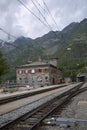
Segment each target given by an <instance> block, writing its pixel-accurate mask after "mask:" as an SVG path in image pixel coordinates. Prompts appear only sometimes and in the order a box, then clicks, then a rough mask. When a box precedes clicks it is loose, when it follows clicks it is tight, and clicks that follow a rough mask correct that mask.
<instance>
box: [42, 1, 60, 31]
mask: <svg viewBox="0 0 87 130" xmlns="http://www.w3.org/2000/svg"><path fill="white" fill-rule="evenodd" d="M43 3H44V5H45V7H46V9H47V11H48V13H49V14H50V16H51V18H52V20H53V21H54V23H55V25H56V26H57V29H58V25H57V23H56V21H55V19H54V17H53V16H52V14H51V12H50V10H49V8H48V6H47V5H46V3H45V1H44V0H43Z"/></svg>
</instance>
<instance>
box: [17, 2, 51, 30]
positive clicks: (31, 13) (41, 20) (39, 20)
mask: <svg viewBox="0 0 87 130" xmlns="http://www.w3.org/2000/svg"><path fill="white" fill-rule="evenodd" d="M17 1H18V2H20V3H21V4H22V5H23V6H24V7H25V8H26V9H27V10H28V11H29V12H30V13H31V14H32V15H33V16H35V17H36V18H37V19H38V20H39V21H40V22H41V23H42V24H43V25H44V26H46V27H47V28H48V26H47V24H45V23H44V22H43V21H42V20H41V19H40V18H39V17H38V16H37V15H35V13H34V12H32V11H31V10H30V9H29V8H28V7H27V6H26V5H25V4H24V3H23V2H22V1H21V0H17Z"/></svg>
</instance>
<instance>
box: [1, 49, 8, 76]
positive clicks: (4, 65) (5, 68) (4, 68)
mask: <svg viewBox="0 0 87 130" xmlns="http://www.w3.org/2000/svg"><path fill="white" fill-rule="evenodd" d="M9 70H10V67H9V64H8V62H7V60H6V59H5V58H4V57H3V54H2V52H1V51H0V77H1V76H2V75H4V74H6V73H7V72H9Z"/></svg>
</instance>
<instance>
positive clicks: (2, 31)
mask: <svg viewBox="0 0 87 130" xmlns="http://www.w3.org/2000/svg"><path fill="white" fill-rule="evenodd" d="M0 30H1V31H2V32H4V33H5V34H7V35H8V36H9V37H10V36H11V37H13V38H15V39H17V37H15V36H14V35H12V34H10V33H8V32H7V31H5V30H4V29H2V28H0Z"/></svg>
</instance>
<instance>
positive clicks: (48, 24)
mask: <svg viewBox="0 0 87 130" xmlns="http://www.w3.org/2000/svg"><path fill="white" fill-rule="evenodd" d="M31 1H32V3H33V5H34V6H35V7H36V9H37V10H38V11H39V13H40V14H41V16H42V18H43V19H44V20H45V22H46V23H47V25H48V27H49V29H50V30H52V27H51V26H50V25H49V23H48V22H47V20H46V18H45V17H44V16H43V14H42V13H41V11H40V9H39V8H38V6H37V5H36V4H35V3H34V1H33V0H31Z"/></svg>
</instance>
